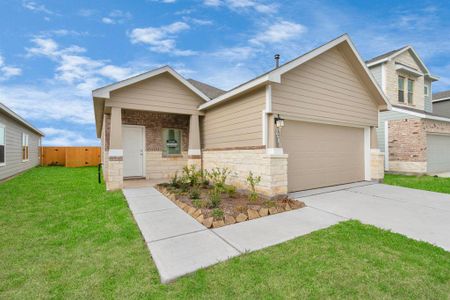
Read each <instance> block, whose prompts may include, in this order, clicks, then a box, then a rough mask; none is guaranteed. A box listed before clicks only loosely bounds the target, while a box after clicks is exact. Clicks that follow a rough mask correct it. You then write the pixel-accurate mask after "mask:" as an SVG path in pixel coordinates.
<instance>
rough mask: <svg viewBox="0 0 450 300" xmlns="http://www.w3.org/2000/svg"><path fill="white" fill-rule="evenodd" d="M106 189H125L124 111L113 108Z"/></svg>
mask: <svg viewBox="0 0 450 300" xmlns="http://www.w3.org/2000/svg"><path fill="white" fill-rule="evenodd" d="M107 163H108V166H107V169H106V170H107V176H106V178H105V181H106V188H107V190H109V191H112V190H118V189H122V188H123V146H122V109H121V108H120V107H111V126H110V133H109V152H108V162H107Z"/></svg>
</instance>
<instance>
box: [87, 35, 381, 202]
mask: <svg viewBox="0 0 450 300" xmlns="http://www.w3.org/2000/svg"><path fill="white" fill-rule="evenodd" d="M93 102H94V110H95V120H96V130H97V136H98V137H99V138H101V145H102V149H103V151H102V154H103V156H102V161H103V165H104V175H105V181H106V184H107V188H108V189H109V190H113V189H120V188H122V187H123V178H139V177H145V178H147V179H159V178H168V177H169V176H171V175H173V174H174V173H175V172H176V171H180V170H181V168H182V167H183V166H185V165H187V164H195V165H198V166H201V167H203V168H204V169H211V168H214V167H227V168H229V169H230V170H231V171H232V172H233V173H232V175H231V176H230V183H232V184H235V185H237V186H238V187H247V183H246V177H247V175H248V173H249V172H250V171H251V172H253V174H255V175H257V176H261V183H260V184H259V186H258V191H259V192H260V193H263V194H265V195H268V196H275V195H278V194H285V193H287V192H292V191H299V190H306V189H312V188H318V187H323V186H331V185H338V184H344V183H350V182H357V181H364V180H372V179H377V180H379V179H382V178H383V176H384V169H383V156H382V154H381V153H380V152H379V150H378V149H377V148H378V146H377V145H376V133H375V127H376V126H377V125H378V112H379V110H387V109H389V108H390V104H389V102H388V100H387V99H386V97H385V96H384V94H383V92H382V91H381V89H380V88H379V87H378V85H377V83H376V82H375V80H374V78H373V76H372V75H371V73H370V71H369V70H368V68H367V67H366V65H365V64H364V62H363V61H362V60H361V58H360V56H359V55H358V53H357V51H356V49H355V47H354V45H353V43H352V42H351V40H350V38H349V37H348V36H347V35H343V36H341V37H339V38H337V39H335V40H333V41H331V42H329V43H327V44H325V45H323V46H321V47H319V48H316V49H314V50H313V51H311V52H308V53H306V54H304V55H303V56H300V57H298V58H296V59H294V60H292V61H290V62H288V63H286V64H284V65H281V66H279V67H276V68H274V69H273V70H271V71H270V72H267V73H265V74H263V75H261V76H259V77H256V78H254V79H252V80H250V81H248V82H246V83H243V84H241V85H239V86H237V87H236V88H233V89H231V90H229V91H226V92H225V91H222V90H220V89H217V88H214V87H211V86H209V85H207V84H204V83H201V82H198V81H192V80H186V79H184V78H183V77H182V76H181V75H179V74H178V73H176V72H175V71H174V70H173V69H171V68H170V67H167V66H166V67H162V68H159V69H156V70H153V71H150V72H147V73H144V74H141V75H138V76H135V77H132V78H129V79H126V80H123V81H120V82H117V83H114V84H111V85H108V86H105V87H102V88H99V89H96V90H94V91H93ZM279 116H280V117H281V118H283V119H284V120H285V121H284V123H285V124H284V127H283V128H282V129H281V139H280V140H279V139H278V138H277V134H276V133H277V132H278V131H277V130H276V124H275V121H276V119H277V118H278V117H279ZM280 123H282V122H281V121H279V124H280ZM279 141H280V143H279Z"/></svg>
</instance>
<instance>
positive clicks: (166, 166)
mask: <svg viewBox="0 0 450 300" xmlns="http://www.w3.org/2000/svg"><path fill="white" fill-rule="evenodd" d="M187 163H188V155H187V152H185V151H183V152H182V153H181V156H176V157H173V156H168V157H164V156H163V155H162V152H161V151H147V152H146V153H145V166H146V176H145V177H146V178H147V179H168V178H170V177H172V176H173V175H174V174H175V173H176V172H178V173H180V172H181V171H182V169H183V167H184V166H186V165H187Z"/></svg>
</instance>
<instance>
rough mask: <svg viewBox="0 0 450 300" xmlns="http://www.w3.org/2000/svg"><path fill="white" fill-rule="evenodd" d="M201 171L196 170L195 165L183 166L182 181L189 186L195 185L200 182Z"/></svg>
mask: <svg viewBox="0 0 450 300" xmlns="http://www.w3.org/2000/svg"><path fill="white" fill-rule="evenodd" d="M202 177H203V174H202V171H201V170H197V167H196V166H195V165H191V166H185V167H183V179H184V180H183V181H184V182H185V183H186V184H188V185H189V186H191V187H197V186H199V185H200V184H201V182H202Z"/></svg>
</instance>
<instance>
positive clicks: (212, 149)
mask: <svg viewBox="0 0 450 300" xmlns="http://www.w3.org/2000/svg"><path fill="white" fill-rule="evenodd" d="M265 148H266V146H265V145H261V146H243V147H224V148H209V149H208V148H206V149H203V151H227V150H258V149H265Z"/></svg>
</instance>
